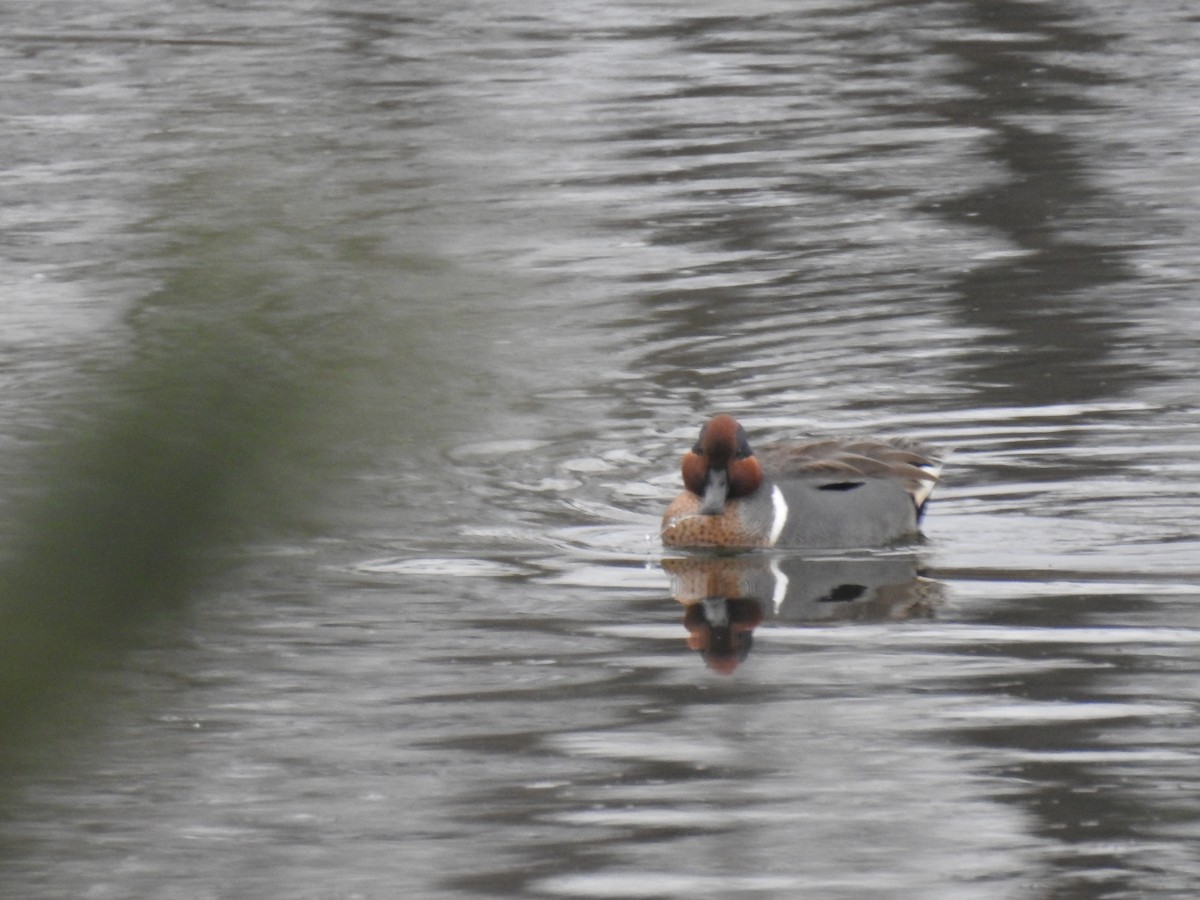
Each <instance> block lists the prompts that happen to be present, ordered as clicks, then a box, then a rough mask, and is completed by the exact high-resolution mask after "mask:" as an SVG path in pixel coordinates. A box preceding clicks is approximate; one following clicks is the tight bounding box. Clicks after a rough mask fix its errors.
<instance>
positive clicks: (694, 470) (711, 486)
mask: <svg viewBox="0 0 1200 900" xmlns="http://www.w3.org/2000/svg"><path fill="white" fill-rule="evenodd" d="M681 468H682V470H683V484H684V486H685V487H686V488H687V489H688V490H689V491H691V492H692V493H693V494H695V495H696V496H698V497H699V498H700V499H701V504H700V513H701V515H706V516H718V515H720V514H721V513H722V512H723V511H724V510H725V501H726V500H733V499H735V498H737V497H745V496H746V495H748V494H752V493H754V492H755V491H756V490H758V486H759V485H760V484H761V483H762V467H761V466H760V465H759V464H758V460H757V459H755V457H754V451H753V450H751V449H750V441H749V439H747V437H746V430H745V429H744V428H742V426H741V425H739V424H738V421H737V419H735V418H734V417H733V416H729V415H719V416H713V418H711V419H709V420H708V421H707V422H706V423H705V424H704V427H703V428H701V429H700V437H699V439H698V440H697V441H696V444H695V446H693V447H692V449H691V450H689V451H688V452H687V453H685V454H683V465H682V466H681Z"/></svg>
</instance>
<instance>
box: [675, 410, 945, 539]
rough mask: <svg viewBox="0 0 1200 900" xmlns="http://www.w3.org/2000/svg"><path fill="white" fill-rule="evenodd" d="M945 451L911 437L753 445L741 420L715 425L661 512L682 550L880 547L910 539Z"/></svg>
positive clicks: (705, 431) (706, 429)
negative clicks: (679, 489) (756, 447)
mask: <svg viewBox="0 0 1200 900" xmlns="http://www.w3.org/2000/svg"><path fill="white" fill-rule="evenodd" d="M944 458H945V457H944V454H942V453H940V452H939V451H937V450H936V449H934V448H932V447H929V446H926V445H924V444H921V443H918V442H916V441H911V440H907V439H904V438H825V439H819V440H810V441H804V442H799V443H786V444H774V445H769V446H763V447H761V448H759V450H758V451H757V452H756V451H755V450H753V449H751V447H750V440H749V438H748V437H747V435H746V430H745V429H744V428H743V427H742V426H741V424H740V423H739V422H738V421H737V419H735V418H734V417H733V416H731V415H728V414H725V413H722V414H720V415H716V416H713V417H712V418H710V419H709V420H708V421H707V422H706V423H705V424H704V426H703V427H702V428H701V429H700V437H699V438H698V439H697V441H696V443H695V444H694V445H693V446H692V448H691V449H690V450H688V451H687V452H686V453H684V454H683V461H682V464H681V466H680V468H681V470H682V473H683V485H684V491H683V492H682V493H681V494H679V495H678V496H677V497H675V499H674V500H672V501H671V503H670V505H669V506H668V507H667V509H666V512H664V513H663V518H662V542H663V544H664V545H665V546H667V547H673V548H681V549H702V548H715V549H726V550H743V549H751V548H757V547H795V548H822V549H835V548H837V549H851V548H868V547H871V548H874V547H884V546H889V545H892V544H896V543H899V542H902V541H905V540H912V539H914V538H916V537H917V536H918V535H919V534H920V524H921V520H922V517H923V516H924V513H925V508H926V506H927V504H928V503H929V496H930V494H931V493H932V492H933V489H934V486H935V485H936V484H937V483H938V480H939V476H940V473H941V468H942V461H943V459H944Z"/></svg>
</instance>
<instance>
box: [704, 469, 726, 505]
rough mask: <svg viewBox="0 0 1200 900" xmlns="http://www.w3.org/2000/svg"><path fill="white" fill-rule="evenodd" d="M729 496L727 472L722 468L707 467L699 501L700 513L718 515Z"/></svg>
mask: <svg viewBox="0 0 1200 900" xmlns="http://www.w3.org/2000/svg"><path fill="white" fill-rule="evenodd" d="M728 496H729V473H728V472H726V471H725V470H724V469H709V470H708V477H707V478H705V480H704V497H703V498H702V500H701V502H700V515H702V516H719V515H720V514H721V513H723V512H724V511H725V500H726V498H727V497H728Z"/></svg>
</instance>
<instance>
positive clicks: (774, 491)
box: [769, 484, 788, 547]
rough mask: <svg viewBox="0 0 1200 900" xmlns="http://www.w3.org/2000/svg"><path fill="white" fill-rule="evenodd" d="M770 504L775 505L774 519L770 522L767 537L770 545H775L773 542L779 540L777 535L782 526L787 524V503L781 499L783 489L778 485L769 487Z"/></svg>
mask: <svg viewBox="0 0 1200 900" xmlns="http://www.w3.org/2000/svg"><path fill="white" fill-rule="evenodd" d="M771 505H772V506H773V507H775V519H774V521H773V522H771V534H770V535H769V539H770V541H771V546H772V547H774V546H775V542H776V541H778V540H779V536H780V535H781V534H783V526H784V525H786V524H787V517H788V505H787V501H786V500H784V499H783V491H781V490H780V489H779V485H777V484H776V485H772V487H771Z"/></svg>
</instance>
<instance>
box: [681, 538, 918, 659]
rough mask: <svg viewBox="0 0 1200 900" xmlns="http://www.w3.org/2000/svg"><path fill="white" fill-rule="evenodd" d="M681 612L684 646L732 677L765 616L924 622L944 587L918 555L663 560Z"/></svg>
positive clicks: (818, 620) (811, 620)
mask: <svg viewBox="0 0 1200 900" xmlns="http://www.w3.org/2000/svg"><path fill="white" fill-rule="evenodd" d="M662 566H663V570H664V571H665V572H666V573H667V575H668V576H669V577H670V579H671V594H672V595H673V596H674V597H675V599H676V600H678V601H679V602H680V603H682V604H683V605H684V607H685V612H684V618H683V623H684V626H685V627H686V628H687V630H688V646H689V647H691V648H692V649H694V650H698V651H699V652H700V655H701V656H702V657H703V659H704V661H705V664H706V665H707V666H708V667H709V668H710V669H712V670H713V671H716V672H720V673H722V674H730V673H731V672H733V671H734V670H735V669H736V668H737V667H738V665H740V664H741V663H742V662H743V661H744V660H745V659H746V657H747V656H749V654H750V648H751V646H752V644H753V636H754V629H755V628H756V627H758V625H759V624H761V623H762V621H763V620H764V619H776V620H780V621H785V622H789V623H809V624H816V623H825V622H835V621H852V620H859V621H872V620H873V621H882V620H898V619H913V618H927V617H929V616H931V615H933V610H934V608H935V607H936V605H937V603H938V601H939V600H940V597H941V584H940V583H939V582H937V581H933V580H931V579H928V578H925V577H923V576H922V575H921V574H920V569H919V564H918V560H917V558H916V556H915V555H904V556H864V557H830V558H812V557H804V556H780V555H774V554H757V553H755V554H745V555H739V556H687V557H677V558H671V559H664V560H663V561H662Z"/></svg>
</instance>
